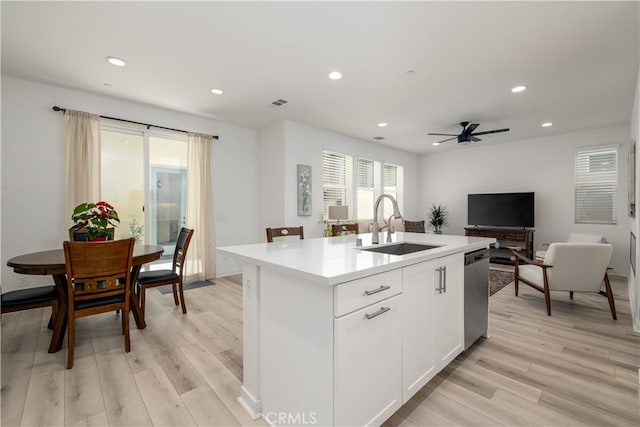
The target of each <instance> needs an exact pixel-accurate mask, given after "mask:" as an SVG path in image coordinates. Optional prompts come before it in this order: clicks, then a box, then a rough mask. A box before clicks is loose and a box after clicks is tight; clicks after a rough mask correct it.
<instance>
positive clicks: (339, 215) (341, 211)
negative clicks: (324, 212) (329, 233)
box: [329, 206, 349, 224]
mask: <svg viewBox="0 0 640 427" xmlns="http://www.w3.org/2000/svg"><path fill="white" fill-rule="evenodd" d="M333 219H335V220H336V221H337V222H336V224H340V220H341V219H349V206H329V220H333Z"/></svg>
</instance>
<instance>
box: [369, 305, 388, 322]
mask: <svg viewBox="0 0 640 427" xmlns="http://www.w3.org/2000/svg"><path fill="white" fill-rule="evenodd" d="M389 310H391V307H380V310H378V311H376V312H375V313H371V314H368V313H365V314H364V315H365V316H366V318H367V320H371V319H373V318H374V317H377V316H380V315H381V314H384V313H386V312H387V311H389Z"/></svg>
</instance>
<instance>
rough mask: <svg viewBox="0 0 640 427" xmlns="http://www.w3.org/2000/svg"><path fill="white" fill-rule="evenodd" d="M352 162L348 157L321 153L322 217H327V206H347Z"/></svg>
mask: <svg viewBox="0 0 640 427" xmlns="http://www.w3.org/2000/svg"><path fill="white" fill-rule="evenodd" d="M351 163H352V160H351V157H350V156H347V155H345V154H340V153H333V152H330V151H323V152H322V187H323V200H324V203H323V204H324V216H325V218H328V217H329V206H336V205H342V206H348V205H349V201H350V195H351V186H352V182H353V179H352V171H353V167H352V165H351Z"/></svg>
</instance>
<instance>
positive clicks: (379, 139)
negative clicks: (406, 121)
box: [373, 136, 384, 141]
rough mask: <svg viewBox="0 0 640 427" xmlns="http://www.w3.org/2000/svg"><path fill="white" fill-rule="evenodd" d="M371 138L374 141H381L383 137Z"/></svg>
mask: <svg viewBox="0 0 640 427" xmlns="http://www.w3.org/2000/svg"><path fill="white" fill-rule="evenodd" d="M373 139H375V140H376V141H382V140H383V139H384V136H374V137H373Z"/></svg>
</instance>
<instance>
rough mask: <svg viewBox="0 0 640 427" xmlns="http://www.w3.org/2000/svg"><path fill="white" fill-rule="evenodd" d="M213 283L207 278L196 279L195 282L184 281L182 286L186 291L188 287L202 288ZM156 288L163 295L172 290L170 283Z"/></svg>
mask: <svg viewBox="0 0 640 427" xmlns="http://www.w3.org/2000/svg"><path fill="white" fill-rule="evenodd" d="M213 284H214V283H213V282H210V281H208V280H198V281H195V282H189V283H185V284H184V285H183V288H184V290H185V291H188V290H189V289H195V288H202V287H204V286H211V285H213ZM158 290H159V291H160V292H161V293H163V294H165V295H166V294H170V293H172V292H173V289H172V287H171V285H166V286H160V287H159V288H158Z"/></svg>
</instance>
